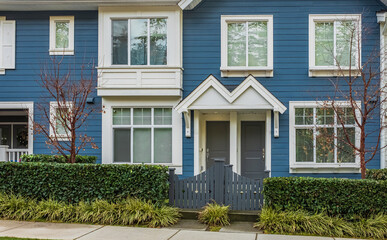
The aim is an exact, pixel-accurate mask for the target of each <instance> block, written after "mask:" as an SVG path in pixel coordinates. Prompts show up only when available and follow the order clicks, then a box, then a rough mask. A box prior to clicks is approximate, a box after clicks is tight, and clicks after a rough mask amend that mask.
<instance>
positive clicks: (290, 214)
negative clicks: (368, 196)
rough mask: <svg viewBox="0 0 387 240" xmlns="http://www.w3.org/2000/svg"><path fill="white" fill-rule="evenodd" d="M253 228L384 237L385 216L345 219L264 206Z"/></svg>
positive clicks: (275, 231)
mask: <svg viewBox="0 0 387 240" xmlns="http://www.w3.org/2000/svg"><path fill="white" fill-rule="evenodd" d="M255 227H257V228H259V229H261V230H264V231H265V232H266V233H273V234H302V235H305V234H307V235H318V236H329V237H357V238H375V239H384V238H385V237H387V215H383V214H379V215H376V216H371V217H370V218H359V219H356V220H352V221H346V220H344V219H343V218H340V217H329V216H328V215H327V214H325V213H318V214H310V213H308V212H306V211H302V210H297V211H276V210H273V209H271V208H264V209H263V210H262V213H261V216H260V221H259V222H258V223H257V224H255Z"/></svg>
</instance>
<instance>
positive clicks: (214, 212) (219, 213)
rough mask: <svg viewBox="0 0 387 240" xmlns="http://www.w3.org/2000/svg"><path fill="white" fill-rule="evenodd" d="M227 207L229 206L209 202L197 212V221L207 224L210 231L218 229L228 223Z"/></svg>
mask: <svg viewBox="0 0 387 240" xmlns="http://www.w3.org/2000/svg"><path fill="white" fill-rule="evenodd" d="M229 208H230V206H223V205H219V204H217V203H209V204H207V205H206V206H205V207H204V208H203V210H202V211H200V212H199V215H198V219H199V222H201V223H204V224H207V225H208V226H209V229H210V231H219V230H220V228H221V227H222V226H226V225H230V218H229V216H228V211H229Z"/></svg>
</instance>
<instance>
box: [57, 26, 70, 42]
mask: <svg viewBox="0 0 387 240" xmlns="http://www.w3.org/2000/svg"><path fill="white" fill-rule="evenodd" d="M55 28H56V30H55V31H56V33H55V38H56V39H55V48H68V47H69V33H70V32H69V31H70V30H69V29H70V22H69V21H63V22H56V23H55Z"/></svg>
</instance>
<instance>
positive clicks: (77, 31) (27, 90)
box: [0, 11, 101, 162]
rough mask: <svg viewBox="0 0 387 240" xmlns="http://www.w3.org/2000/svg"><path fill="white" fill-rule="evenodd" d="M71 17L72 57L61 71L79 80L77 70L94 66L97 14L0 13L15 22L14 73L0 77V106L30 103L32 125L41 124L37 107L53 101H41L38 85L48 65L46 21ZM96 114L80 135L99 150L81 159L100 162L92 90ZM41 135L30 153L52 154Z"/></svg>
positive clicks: (98, 103) (98, 120) (98, 121)
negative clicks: (51, 17)
mask: <svg viewBox="0 0 387 240" xmlns="http://www.w3.org/2000/svg"><path fill="white" fill-rule="evenodd" d="M66 15H70V16H74V19H75V21H74V50H75V55H74V56H65V57H64V65H63V70H65V69H67V68H68V67H69V66H70V67H71V68H72V69H73V70H72V71H74V75H75V76H76V77H75V79H79V75H80V74H79V73H80V71H79V70H80V67H81V66H82V65H83V64H84V65H86V64H89V63H91V62H93V61H94V62H95V64H97V63H98V12H97V11H71V12H69V11H60V12H58V11H55V12H54V11H45V12H0V16H6V18H7V20H16V69H15V70H6V74H5V75H1V76H0V102H10V101H33V102H34V104H35V116H34V118H35V121H40V122H43V120H42V116H41V113H39V111H38V109H37V108H36V105H37V104H38V103H41V104H44V105H47V108H48V106H49V101H52V100H53V99H47V98H45V97H44V96H45V90H44V89H43V88H42V87H41V86H40V85H39V79H40V70H41V68H42V66H43V65H44V64H45V63H48V62H50V56H49V52H48V49H49V18H50V16H66ZM91 96H92V97H95V103H94V106H95V108H96V111H95V112H94V113H93V114H91V115H90V116H89V117H88V120H87V121H86V123H85V125H84V126H83V128H82V129H81V130H80V132H81V133H86V134H87V135H88V136H90V137H92V138H93V139H94V140H93V142H94V143H96V145H97V146H98V147H99V149H92V148H91V147H87V148H85V151H81V154H82V155H93V156H97V157H98V161H99V162H101V111H100V110H101V99H100V98H98V97H97V92H96V90H94V91H93V92H92V93H91ZM45 142H46V139H45V138H44V137H43V136H42V135H38V134H36V135H35V139H34V153H37V154H40V153H45V154H52V153H55V151H53V150H52V149H50V148H48V146H47V145H46V143H45Z"/></svg>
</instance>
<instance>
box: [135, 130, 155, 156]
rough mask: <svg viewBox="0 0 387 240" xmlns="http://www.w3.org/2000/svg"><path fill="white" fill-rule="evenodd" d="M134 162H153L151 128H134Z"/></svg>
mask: <svg viewBox="0 0 387 240" xmlns="http://www.w3.org/2000/svg"><path fill="white" fill-rule="evenodd" d="M133 162H134V163H151V162H152V161H151V129H150V128H135V129H133Z"/></svg>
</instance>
